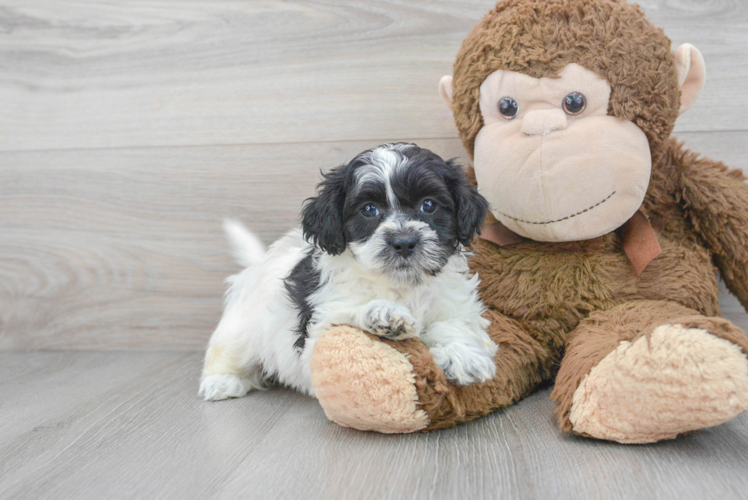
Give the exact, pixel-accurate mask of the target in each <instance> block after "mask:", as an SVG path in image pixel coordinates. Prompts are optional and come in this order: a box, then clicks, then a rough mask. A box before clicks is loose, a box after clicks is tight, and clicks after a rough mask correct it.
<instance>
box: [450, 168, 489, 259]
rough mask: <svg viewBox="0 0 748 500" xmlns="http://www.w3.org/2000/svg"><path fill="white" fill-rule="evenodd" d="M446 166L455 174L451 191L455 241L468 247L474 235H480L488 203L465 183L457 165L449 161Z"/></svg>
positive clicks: (473, 188) (460, 169)
mask: <svg viewBox="0 0 748 500" xmlns="http://www.w3.org/2000/svg"><path fill="white" fill-rule="evenodd" d="M447 164H448V165H449V166H450V167H452V169H454V171H455V173H456V175H455V179H454V182H453V183H452V186H451V190H452V198H453V200H454V203H455V213H456V216H457V239H458V240H459V242H460V243H462V245H463V246H470V243H471V242H472V241H473V237H474V236H475V234H476V233H477V234H480V227H481V226H482V225H483V220H484V219H485V218H486V212H487V211H488V201H487V200H486V199H485V198H484V197H483V196H482V195H481V194H480V193H478V190H477V189H475V187H474V186H473V185H471V184H470V183H469V182H468V181H467V178H466V177H465V174H464V173H463V171H462V168H460V166H459V165H457V164H456V163H455V162H454V161H453V160H449V161H448V162H447Z"/></svg>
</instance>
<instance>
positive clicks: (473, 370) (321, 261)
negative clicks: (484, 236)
mask: <svg viewBox="0 0 748 500" xmlns="http://www.w3.org/2000/svg"><path fill="white" fill-rule="evenodd" d="M236 227H237V226H232V230H235V229H236ZM244 231H246V230H244ZM244 236H245V238H242V237H236V234H235V235H234V237H233V241H234V242H241V241H250V239H247V238H246V236H247V235H244ZM310 249H311V247H310V244H309V243H307V242H306V241H305V240H304V238H303V237H302V234H301V230H300V229H294V230H292V231H290V232H289V233H288V234H286V235H285V236H283V237H282V238H280V239H279V240H278V241H276V242H275V243H274V244H273V245H271V246H270V248H269V250H268V252H267V253H266V254H265V255H264V256H263V257H262V259H261V260H260V261H259V262H258V263H257V264H256V265H254V266H252V267H248V268H247V269H245V270H244V271H242V272H241V273H239V274H238V275H236V276H233V277H232V278H230V279H229V282H230V283H231V286H230V289H229V291H228V293H227V296H226V306H225V310H224V314H223V317H222V318H221V321H220V322H219V324H218V327H217V328H216V331H215V332H214V333H213V336H212V337H211V339H210V343H209V346H208V350H207V353H206V357H205V367H204V369H203V375H202V382H201V385H200V395H202V396H203V397H204V398H205V399H206V400H218V399H225V398H227V397H239V396H242V395H243V394H245V393H246V392H249V391H250V390H252V389H262V388H264V387H265V385H266V381H265V379H266V378H270V377H272V378H274V379H275V380H277V381H278V382H280V383H282V384H285V385H288V386H290V387H293V388H295V389H297V390H299V391H302V392H304V393H306V394H309V395H314V390H313V388H312V385H311V381H310V377H311V368H310V365H311V358H312V352H313V350H314V344H315V342H316V341H317V339H318V338H319V337H320V335H322V333H324V332H325V331H326V330H328V329H329V328H330V327H331V326H332V325H335V324H352V325H354V326H357V327H359V328H362V329H367V330H370V331H373V332H375V333H378V332H384V330H386V328H383V323H386V322H387V321H390V323H391V324H393V323H398V322H399V323H400V324H402V325H405V330H404V332H405V333H404V335H403V336H400V337H399V338H405V337H407V336H413V335H418V336H419V337H420V338H421V340H423V342H424V343H426V345H427V346H429V349H430V350H431V352H432V353H433V354H434V358H435V361H436V362H437V363H438V364H439V366H441V367H442V368H443V369H444V370H445V373H446V374H447V375H448V376H449V377H450V378H452V379H453V380H454V381H455V382H457V383H459V384H469V383H473V382H476V381H484V380H487V379H490V378H491V377H493V375H494V373H495V366H494V361H493V359H494V355H495V354H496V350H497V347H496V345H495V344H494V343H493V342H492V341H491V339H490V338H489V337H488V334H487V333H486V328H487V327H488V324H489V322H488V321H487V320H486V319H484V318H483V317H482V316H481V315H482V313H483V311H484V306H483V304H482V303H481V302H480V300H479V298H478V293H477V286H478V277H477V276H475V275H472V276H471V275H470V274H469V273H468V271H469V269H468V265H467V259H466V257H465V256H464V255H463V254H461V253H459V252H458V253H456V254H454V255H453V256H451V257H450V258H449V261H448V262H447V264H446V265H445V266H444V268H443V269H442V271H441V272H440V273H439V274H438V275H437V276H435V277H432V276H427V277H426V278H425V279H424V280H423V281H422V283H421V284H420V285H418V286H397V285H393V284H392V283H391V282H390V281H389V280H388V279H387V278H386V277H384V276H383V275H381V274H377V273H373V272H370V271H366V270H364V269H363V268H362V267H361V266H360V265H359V262H358V261H357V259H356V258H355V257H354V255H353V253H352V252H351V250H350V249H348V250H346V251H345V252H344V253H343V254H341V255H338V256H332V255H329V254H324V253H323V254H321V255H319V258H318V260H317V268H318V269H319V271H320V272H321V280H320V283H321V286H320V287H319V289H318V290H317V291H316V292H314V293H313V294H311V295H310V296H309V297H308V300H309V302H310V303H312V304H313V305H314V315H313V317H312V320H311V321H310V323H309V328H308V334H309V336H308V338H307V340H306V343H305V345H304V349H303V351H302V352H300V353H299V351H298V350H297V349H296V348H294V342H295V341H296V339H297V333H296V332H295V327H296V326H297V321H298V319H297V311H296V309H295V308H294V307H293V305H292V304H291V302H290V300H289V297H288V295H287V292H286V289H285V287H284V282H283V279H284V278H285V277H286V276H288V275H289V273H290V272H291V270H292V269H293V268H294V266H295V265H296V264H297V263H298V262H300V261H301V260H302V259H303V258H304V256H305V255H306V254H307V253H308V252H309V251H310ZM251 252H252V249H247V255H245V256H244V257H242V258H244V259H246V260H249V258H250V254H251ZM387 318H389V320H388V319H387Z"/></svg>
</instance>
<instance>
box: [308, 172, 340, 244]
mask: <svg viewBox="0 0 748 500" xmlns="http://www.w3.org/2000/svg"><path fill="white" fill-rule="evenodd" d="M346 172H347V168H346V166H345V165H343V166H340V167H337V168H334V169H332V170H330V171H329V172H328V173H326V174H323V175H322V177H323V179H322V182H320V183H319V184H318V185H317V196H315V197H314V198H309V199H307V200H306V202H305V203H304V208H303V209H302V211H301V228H302V231H303V233H304V238H305V239H306V240H307V241H309V242H310V243H312V244H314V245H315V246H317V247H319V248H321V249H322V250H324V251H325V252H327V253H329V254H331V255H339V254H341V253H343V251H345V245H346V241H345V235H344V234H343V204H344V203H345V178H346Z"/></svg>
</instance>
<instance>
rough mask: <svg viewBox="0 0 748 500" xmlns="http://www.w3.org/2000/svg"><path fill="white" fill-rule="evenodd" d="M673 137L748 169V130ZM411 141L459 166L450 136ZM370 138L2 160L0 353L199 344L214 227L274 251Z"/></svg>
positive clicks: (217, 268)
mask: <svg viewBox="0 0 748 500" xmlns="http://www.w3.org/2000/svg"><path fill="white" fill-rule="evenodd" d="M679 138H681V139H682V140H684V141H686V143H687V144H688V145H689V146H690V147H692V148H693V149H694V150H697V151H700V152H703V153H704V154H707V155H710V156H713V157H716V158H722V159H724V160H725V161H726V162H727V163H728V164H731V165H733V166H736V167H742V168H743V169H746V170H748V132H715V133H684V134H679ZM418 142H419V143H420V144H421V145H423V146H425V147H429V148H432V149H433V150H434V151H436V152H437V153H439V154H441V155H443V156H444V157H460V158H461V159H462V160H463V162H466V161H467V160H466V158H465V155H464V152H463V151H462V148H461V146H460V143H459V141H458V140H457V139H446V140H419V141H418ZM378 143H379V141H378V140H377V141H357V142H341V143H312V144H284V145H259V146H225V147H194V148H150V149H136V150H74V151H47V152H22V153H0V164H2V165H4V166H3V168H0V232H1V233H2V238H0V350H9V349H202V348H203V346H204V344H205V342H206V340H207V338H208V336H209V335H210V332H211V331H212V329H213V328H214V326H215V324H216V322H217V321H218V318H219V316H220V311H221V296H222V294H223V290H224V285H223V281H224V279H225V278H226V277H227V276H228V275H229V274H231V273H233V272H236V271H237V270H238V267H237V266H236V265H234V264H233V263H232V262H231V260H230V258H229V257H228V253H227V247H226V243H225V241H224V238H223V235H222V233H221V219H222V218H224V217H226V216H234V217H239V218H240V219H242V220H244V221H245V222H246V223H247V225H248V226H250V227H251V228H253V229H255V230H257V231H258V232H259V234H260V235H261V236H262V237H263V238H264V239H265V241H266V242H268V243H270V242H272V241H273V240H275V239H276V238H278V237H279V236H280V235H281V234H283V233H284V232H285V231H286V230H287V229H288V228H290V227H291V226H293V225H294V224H296V222H297V220H298V213H299V209H300V206H301V203H302V201H303V199H304V198H306V197H307V196H309V195H311V194H312V193H313V186H314V184H315V183H316V182H317V180H318V177H319V169H320V168H328V167H331V166H334V165H337V164H339V163H342V162H344V161H347V160H348V159H350V158H351V157H352V156H353V155H355V154H356V153H358V152H360V151H362V150H363V149H366V148H368V147H371V146H373V145H376V144H378ZM726 299H727V300H729V298H728V297H726ZM728 304H729V305H728V307H727V308H726V309H725V313H726V314H728V315H729V317H730V319H732V320H733V321H735V322H736V323H738V324H740V325H741V326H743V327H748V316H746V315H745V313H744V312H743V310H742V308H741V307H740V305H739V304H737V303H736V302H734V301H733V302H731V303H728Z"/></svg>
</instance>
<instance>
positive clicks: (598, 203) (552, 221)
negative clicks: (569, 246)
mask: <svg viewBox="0 0 748 500" xmlns="http://www.w3.org/2000/svg"><path fill="white" fill-rule="evenodd" d="M614 194H616V192H615V191H613V192H612V193H610V194H609V195H608V197H607V198H605V199H604V200H602V201H599V202H597V203H595V204H594V205H592V206H591V207H589V208H585V209H584V210H580V211H579V212H577V213H575V214H571V215H567V216H566V217H562V218H561V219H556V220H548V221H540V222H535V221H530V220H524V219H519V218H517V217H512V216H511V215H508V214H505V213H504V212H499V213H500V214H501V215H503V216H504V217H508V218H510V219H512V220H516V221H517V222H523V223H525V224H537V225H544V224H554V223H556V222H561V221H565V220H569V219H573V218H574V217H576V216H577V215H582V214H583V213H586V212H589V211H590V210H592V209H594V208H597V207H599V206H600V205H602V204H603V203H605V202H606V201H608V200H609V199H611V198H612V197H613V195H614Z"/></svg>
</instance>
